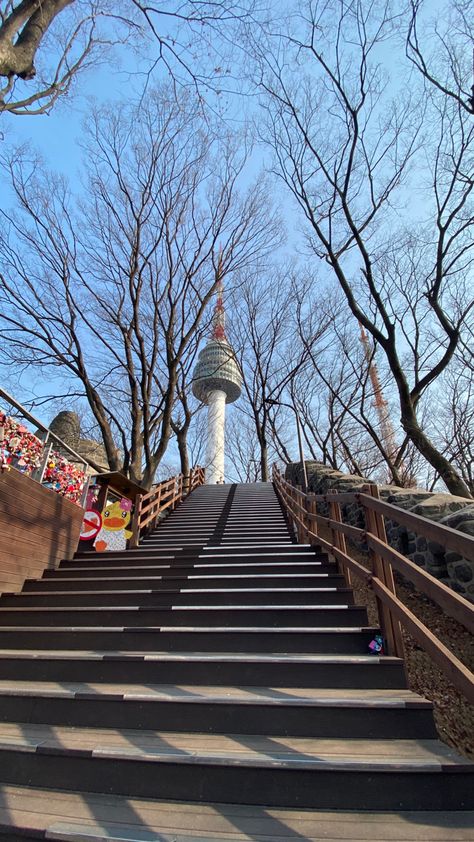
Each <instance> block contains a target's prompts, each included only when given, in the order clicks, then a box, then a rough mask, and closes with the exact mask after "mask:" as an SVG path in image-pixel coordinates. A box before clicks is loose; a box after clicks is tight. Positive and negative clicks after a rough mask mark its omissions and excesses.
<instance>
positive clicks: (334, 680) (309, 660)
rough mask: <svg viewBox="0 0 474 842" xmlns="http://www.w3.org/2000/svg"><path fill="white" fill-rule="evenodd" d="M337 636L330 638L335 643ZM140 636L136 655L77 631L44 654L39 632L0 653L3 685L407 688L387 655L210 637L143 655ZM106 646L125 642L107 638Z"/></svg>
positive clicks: (57, 639)
mask: <svg viewBox="0 0 474 842" xmlns="http://www.w3.org/2000/svg"><path fill="white" fill-rule="evenodd" d="M338 636H339V635H337V634H336V635H332V638H333V640H334V638H336V640H337V637H338ZM341 636H343V637H344V638H345V637H346V635H341ZM17 637H18V636H17ZM144 637H145V636H144V635H136V636H134V637H133V640H132V641H131V643H135V649H132V645H130V647H129V649H128V650H126V649H122V650H120V649H118V648H116V649H115V650H114V649H111V648H110V649H105V648H104V649H103V650H96V649H92V648H91V649H87V648H85V645H87V642H89V641H90V642H91V643H92V641H94V642H95V644H96V643H97V635H89V634H87V635H84V634H80V633H78V634H77V635H76V646H75V647H73V646H70V647H69V648H61V642H63V641H64V637H62V636H61V635H56V636H55V638H54V639H51V640H50V639H46V640H45V641H44V647H45V648H43V649H41V648H40V646H39V644H41V643H42V642H43V641H42V640H41V638H40V636H39V635H38V634H36V635H31V638H30V639H29V640H28V641H25V644H24V649H21V642H19V641H18V639H17V641H16V644H15V649H2V650H0V679H2V680H15V681H17V680H22V681H25V680H26V681H69V682H70V681H81V682H83V681H89V682H101V683H102V682H104V681H105V682H107V683H111V682H112V683H114V682H115V683H120V682H125V683H131V682H132V683H143V682H146V683H152V684H157V683H160V684H161V683H174V684H179V685H181V684H186V683H187V684H189V683H193V684H199V685H204V684H205V685H212V686H228V685H232V684H236V683H239V684H241V685H245V686H246V687H249V686H251V687H261V686H262V684H265V685H268V686H283V685H284V686H286V687H296V688H302V687H313V688H327V687H332V688H334V689H336V688H348V689H352V688H359V689H361V688H363V689H364V690H365V689H377V690H379V689H383V688H387V689H392V690H396V691H397V692H398V690H399V689H403V688H405V687H406V685H405V677H404V672H403V664H402V661H400V659H398V658H392V657H388V656H368V655H364V654H347V653H344V654H340V653H338V652H336V653H331V654H327V653H321V654H314V653H313V652H309V653H308V654H305V655H303V654H300V653H299V652H295V653H294V654H293V653H290V654H288V653H287V652H285V653H279V654H275V653H274V652H262V651H257V652H255V653H252V652H251V651H247V650H246V651H243V652H239V651H230V650H229V649H227V650H225V648H224V644H225V643H227V644H228V645H229V643H231V642H232V635H227V636H222V638H223V639H222V648H221V650H220V651H218V650H217V651H216V649H215V640H214V639H213V638H211V641H210V645H212V649H210V650H209V651H204V650H201V651H193V650H190V649H186V648H185V644H186V643H189V642H190V640H192V641H194V642H195V643H196V638H195V636H193V637H191V638H189V636H188V635H183V637H184V640H183V643H182V644H181V648H178V646H176V650H175V651H163V650H161V651H160V650H159V645H160V644H161V645H163V642H165V641H163V637H164V636H162V635H160V636H159V637H158V638H157V637H156V636H155V637H154V638H153V646H152V645H150V648H149V649H148V650H146V649H143V648H142V649H139V646H140V643H142V642H143V639H144ZM314 637H316V636H314ZM368 637H369V635H366V636H365V639H366V640H367V639H368ZM226 638H227V639H226ZM229 638H231V639H230V640H229ZM106 642H109V645H110V643H113V642H115V643H119V644H123V643H124V637H123V635H119V634H114V635H109V636H108V637H107V639H106ZM81 644H82V648H81ZM316 644H317V641H316ZM333 645H334V644H333Z"/></svg>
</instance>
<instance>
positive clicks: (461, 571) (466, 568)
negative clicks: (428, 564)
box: [454, 561, 474, 582]
mask: <svg viewBox="0 0 474 842" xmlns="http://www.w3.org/2000/svg"><path fill="white" fill-rule="evenodd" d="M454 573H455V576H456V578H457V580H458V581H459V582H470V581H471V580H472V579H473V578H474V570H473V569H472V567H471V565H470V564H469V562H468V561H465V562H464V563H463V564H457V565H456V567H455V568H454Z"/></svg>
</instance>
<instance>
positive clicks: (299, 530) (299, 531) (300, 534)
mask: <svg viewBox="0 0 474 842" xmlns="http://www.w3.org/2000/svg"><path fill="white" fill-rule="evenodd" d="M302 492H303V489H302V487H301V485H297V486H296V487H295V504H296V505H297V506H301V503H302V497H303V493H302ZM296 517H297V518H298V520H297V521H296V536H297V538H298V544H304V542H305V537H306V536H305V530H304V527H303V526H302V525H301V523H300V520H303V517H304V516H303V515H302V513H301V512H300V511H297V513H296Z"/></svg>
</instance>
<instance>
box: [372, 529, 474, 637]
mask: <svg viewBox="0 0 474 842" xmlns="http://www.w3.org/2000/svg"><path fill="white" fill-rule="evenodd" d="M367 542H368V544H369V546H370V547H373V548H374V549H375V550H377V552H379V553H380V555H383V556H385V558H386V559H387V560H388V561H390V563H391V564H392V565H393V566H394V567H395V569H396V570H398V572H399V573H402V575H403V576H405V578H406V579H408V580H409V581H410V582H412V583H413V584H414V585H415V587H417V588H418V590H419V591H421V592H422V593H424V594H425V595H426V596H428V597H429V598H430V599H432V600H433V602H436V603H437V604H438V605H439V606H440V607H441V608H442V609H443V611H445V612H446V614H449V616H450V617H453V618H454V619H455V620H457V621H458V622H459V623H462V625H463V626H465V628H466V629H468V630H469V631H470V632H471V633H472V634H474V605H472V604H471V603H470V602H468V601H467V599H464V597H463V596H460V594H457V593H456V592H455V591H453V590H451V588H449V587H448V586H447V585H444V584H443V582H440V581H439V580H438V579H435V578H434V576H431V574H430V573H427V572H426V570H423V568H422V567H418V565H417V564H415V563H414V562H413V561H410V559H408V558H405V556H403V555H401V553H399V552H397V550H394V549H393V548H392V547H389V546H388V545H387V544H384V543H383V541H381V540H380V539H379V538H376V537H375V535H372V534H371V533H367Z"/></svg>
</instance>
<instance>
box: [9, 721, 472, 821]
mask: <svg viewBox="0 0 474 842" xmlns="http://www.w3.org/2000/svg"><path fill="white" fill-rule="evenodd" d="M0 759H1V760H3V762H4V768H5V770H6V771H5V773H4V777H5V782H6V783H14V784H26V783H27V782H28V783H29V784H32V785H34V786H39V785H42V786H45V785H46V786H49V787H51V786H53V787H55V788H58V789H69V790H72V791H77V789H78V785H79V784H80V783H81V782H82V785H84V783H86V785H87V787H88V788H89V789H93V790H95V791H99V792H100V791H104V790H106V791H107V792H113V793H116V794H127V795H132V796H133V795H139V796H144V797H150V796H154V797H163V798H178V799H179V798H185V799H186V800H187V801H193V800H195V801H206V800H209V795H210V793H211V792H214V793H216V794H217V796H218V798H217V800H219V801H227V802H228V803H232V802H235V801H237V802H238V803H241V802H242V801H244V803H248V804H252V803H257V804H261V803H262V802H263V803H265V804H269V805H271V806H289V807H293V806H297V805H298V804H300V803H301V801H303V803H305V804H307V805H308V806H311V807H317V808H319V809H333V808H334V807H336V806H337V807H339V808H342V809H355V808H357V809H361V808H362V809H372V810H373V809H387V808H388V805H389V804H393V802H394V800H395V801H397V800H398V803H399V807H400V808H401V809H434V808H435V807H436V806H437V805H438V806H439V803H440V802H439V799H440V797H441V795H442V797H443V801H444V805H445V808H447V809H454V810H461V809H470V807H472V787H473V784H474V764H472V763H470V762H469V761H468V760H466V759H464V758H462V757H460V755H458V754H456V753H455V752H454V751H453V750H452V749H450V748H448V747H447V746H445V745H443V744H442V743H440V742H439V741H437V740H376V739H370V740H364V739H343V740H340V739H329V738H308V737H281V736H272V737H266V736H252V735H248V734H246V735H239V734H228V735H220V734H219V735H215V734H197V733H184V732H182V731H180V732H177V733H176V732H170V731H166V732H158V731H142V732H137V731H136V730H128V729H112V728H92V729H90V728H68V727H61V726H56V727H55V728H54V731H53V732H52V731H51V728H50V726H42V725H30V724H26V723H20V724H18V723H1V724H0ZM415 774H416V775H417V787H416V788H415V789H414V788H413V776H414V775H415ZM374 775H381V778H380V779H379V783H380V785H379V786H374V783H373V782H374ZM335 776H337V780H338V781H339V783H340V786H339V787H336V786H335V785H334V784H335V781H336V777H335Z"/></svg>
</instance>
